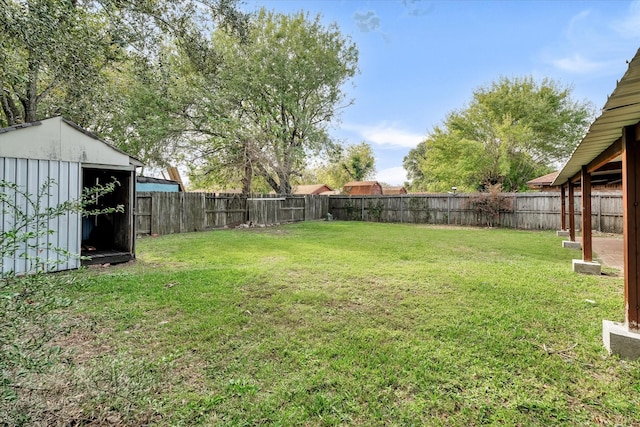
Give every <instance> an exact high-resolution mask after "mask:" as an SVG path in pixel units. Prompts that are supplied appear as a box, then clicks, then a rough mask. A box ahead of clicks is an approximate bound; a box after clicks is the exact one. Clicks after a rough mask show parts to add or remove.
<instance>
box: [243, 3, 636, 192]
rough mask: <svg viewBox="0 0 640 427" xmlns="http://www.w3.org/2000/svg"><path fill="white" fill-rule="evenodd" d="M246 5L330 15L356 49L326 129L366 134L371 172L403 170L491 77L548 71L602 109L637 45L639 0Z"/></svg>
mask: <svg viewBox="0 0 640 427" xmlns="http://www.w3.org/2000/svg"><path fill="white" fill-rule="evenodd" d="M242 7H243V9H245V10H247V11H252V10H257V9H259V8H260V7H265V8H267V9H269V10H274V11H276V12H282V13H293V12H298V11H301V10H304V11H305V12H308V13H309V14H310V15H311V16H315V15H317V14H321V15H322V19H323V21H324V22H326V23H327V24H328V23H332V22H334V23H336V24H338V26H339V27H340V30H341V31H342V33H343V34H345V35H347V36H349V37H350V38H351V39H352V40H353V41H354V42H355V43H356V45H357V47H358V50H359V52H360V61H359V67H360V74H359V75H358V76H356V77H355V78H354V79H353V84H354V86H353V87H352V86H348V87H346V88H345V89H346V91H347V93H348V96H349V97H350V98H351V99H353V100H354V104H353V105H352V106H350V107H348V108H347V109H345V110H344V111H343V112H342V114H341V115H340V122H339V123H336V124H335V126H334V127H333V129H332V131H331V134H332V135H333V136H334V137H335V138H336V139H339V140H342V141H344V142H345V143H348V144H355V143H358V142H361V141H366V142H367V143H369V144H370V145H371V146H372V147H373V149H374V152H375V155H376V169H377V176H376V179H378V180H380V181H383V182H386V183H388V184H392V185H399V184H402V183H403V182H404V180H405V178H406V175H405V171H404V169H403V168H402V159H403V158H404V156H405V155H406V154H407V153H408V151H409V150H410V149H411V148H412V147H415V146H416V145H417V144H418V143H419V142H420V141H422V140H424V139H425V137H426V136H427V135H428V134H429V132H430V131H431V130H432V129H433V127H434V126H435V125H438V124H439V123H441V122H442V120H443V119H444V118H445V116H446V114H447V113H448V112H450V111H453V110H457V109H461V108H464V107H465V105H466V104H467V103H468V102H469V101H470V99H471V95H472V92H473V91H474V89H476V88H478V87H480V86H485V85H489V84H490V83H491V82H492V81H495V80H497V79H498V78H499V77H501V76H505V77H518V76H528V75H532V76H534V77H535V78H539V79H541V78H545V77H549V78H552V79H554V80H556V81H557V82H558V83H560V84H561V85H563V86H571V87H572V88H573V98H574V99H575V100H580V101H581V100H588V101H591V102H592V103H593V104H594V106H595V107H596V108H598V109H600V108H602V106H603V105H604V103H605V101H606V99H607V96H608V95H609V94H610V93H611V92H612V91H613V89H614V88H615V85H616V81H617V80H618V79H620V78H621V77H622V75H623V74H624V72H625V71H626V68H627V66H626V61H628V60H631V59H632V58H633V56H634V55H635V53H636V51H637V50H638V48H640V1H615V0H614V1H551V0H548V1H473V0H467V1H426V0H424V1H421V0H375V1H374V0H371V1H356V0H302V1H300V0H298V1H291V0H271V1H259V0H245V2H244V5H243V6H242Z"/></svg>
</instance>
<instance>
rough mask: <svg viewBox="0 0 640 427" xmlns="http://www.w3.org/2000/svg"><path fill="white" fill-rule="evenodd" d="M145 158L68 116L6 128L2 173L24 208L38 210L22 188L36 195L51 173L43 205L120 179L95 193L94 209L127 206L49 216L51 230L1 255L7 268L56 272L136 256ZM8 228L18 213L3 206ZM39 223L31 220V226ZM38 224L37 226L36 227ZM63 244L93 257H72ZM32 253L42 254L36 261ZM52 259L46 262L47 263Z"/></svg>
mask: <svg viewBox="0 0 640 427" xmlns="http://www.w3.org/2000/svg"><path fill="white" fill-rule="evenodd" d="M140 166H142V163H140V161H138V160H137V159H135V158H133V157H131V156H129V155H128V154H126V153H124V152H122V151H120V150H119V149H117V148H115V147H114V146H112V145H110V144H108V143H107V142H105V141H103V140H101V139H100V138H98V137H97V136H96V135H94V134H93V133H91V132H89V131H87V130H85V129H83V128H81V127H79V126H78V125H76V124H75V123H73V122H71V121H69V120H66V119H64V118H62V117H54V118H50V119H46V120H41V121H37V122H32V123H25V124H20V125H15V126H11V127H8V128H3V129H0V180H3V181H5V182H7V183H9V184H15V185H16V187H17V191H16V190H11V188H10V187H5V188H4V189H3V191H5V194H6V193H7V192H12V191H13V192H12V194H9V197H12V199H11V200H13V201H14V202H15V205H17V207H18V208H19V209H20V210H21V211H23V212H29V211H35V208H36V207H35V206H33V205H31V204H29V203H28V202H27V200H26V198H25V197H22V196H21V195H20V194H19V193H20V192H24V193H26V194H28V195H30V197H29V198H31V199H33V198H35V195H37V194H38V192H39V190H40V189H41V188H42V187H43V186H46V184H47V182H49V180H52V181H53V183H52V185H50V186H49V188H48V189H47V193H48V194H45V195H44V197H42V198H41V199H42V200H40V203H41V206H39V208H40V211H43V210H45V209H47V208H48V207H54V206H58V205H59V204H60V203H63V202H65V201H74V200H78V199H79V198H80V197H81V195H82V191H83V189H84V188H91V187H94V186H95V185H96V184H106V183H109V182H111V181H113V180H114V179H115V180H117V182H118V185H117V186H116V189H115V191H113V192H112V193H110V194H108V195H106V196H103V197H101V198H100V199H99V200H96V205H95V206H93V207H96V208H105V207H115V206H117V205H123V207H124V212H122V213H110V214H103V215H99V216H94V217H85V218H83V217H82V215H80V214H79V213H76V212H67V213H66V214H65V215H63V216H60V217H56V218H53V219H49V220H48V222H47V224H46V227H47V230H48V231H49V233H45V234H44V235H43V234H42V233H40V237H38V238H37V239H35V240H33V239H32V241H29V242H28V243H24V244H23V245H22V247H20V248H19V249H18V250H17V251H15V253H14V254H13V255H11V256H8V255H7V256H5V258H3V259H2V267H1V271H2V273H7V272H15V273H17V274H21V273H29V272H33V271H35V270H37V269H43V268H47V269H50V270H53V271H61V270H68V269H74V268H78V267H80V265H81V263H83V264H90V263H115V262H125V261H128V260H131V259H133V258H135V231H134V216H133V215H134V207H135V182H136V180H135V174H136V167H140ZM2 208H3V209H2V212H0V215H1V217H0V221H1V223H2V227H3V228H2V229H3V231H8V230H12V229H14V228H15V227H16V225H15V223H16V214H15V212H13V213H12V212H11V209H7V208H6V206H4V205H3V207H2ZM32 227H33V225H32ZM33 231H37V230H33ZM60 250H62V251H66V252H68V253H71V254H82V255H83V257H87V259H86V260H83V261H82V262H81V260H80V259H79V258H78V257H67V256H64V255H63V254H61V252H60ZM34 260H38V264H37V265H36V264H35V263H34V262H35V261H34ZM45 264H46V265H47V267H45V266H44V265H45Z"/></svg>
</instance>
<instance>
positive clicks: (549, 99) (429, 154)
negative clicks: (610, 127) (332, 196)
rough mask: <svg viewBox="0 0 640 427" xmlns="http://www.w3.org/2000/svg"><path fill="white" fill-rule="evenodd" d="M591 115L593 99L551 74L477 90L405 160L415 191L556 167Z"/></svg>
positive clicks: (515, 181)
mask: <svg viewBox="0 0 640 427" xmlns="http://www.w3.org/2000/svg"><path fill="white" fill-rule="evenodd" d="M592 117H593V108H592V106H591V105H590V104H589V103H588V102H578V101H575V100H573V99H572V98H571V89H570V88H568V87H562V86H560V85H559V84H558V83H556V82H554V81H553V80H549V79H543V80H541V81H536V80H534V79H533V78H532V77H523V78H514V79H509V78H505V77H503V78H500V79H499V80H498V81H496V82H494V83H492V84H491V85H489V86H487V87H481V88H479V89H478V90H476V91H475V92H474V93H473V98H472V100H471V102H470V103H469V105H468V107H466V108H465V109H462V110H460V111H454V112H452V113H450V114H449V115H448V116H447V117H446V119H445V120H444V122H443V123H442V124H441V125H440V126H437V127H436V128H435V129H434V130H433V132H431V134H430V135H428V137H427V138H426V140H425V141H423V142H421V143H420V144H419V145H418V146H417V147H416V148H414V149H413V150H411V151H410V152H409V154H408V155H407V156H406V157H405V159H404V166H405V169H407V172H408V176H409V178H411V179H413V182H412V184H411V187H412V189H413V190H428V191H446V190H449V189H450V188H451V187H453V186H455V187H458V188H459V189H462V190H477V189H483V188H485V187H487V186H491V185H496V184H500V185H502V188H503V189H504V190H505V191H516V190H525V189H526V182H527V181H528V180H530V179H532V178H535V177H536V176H538V175H541V174H544V173H548V172H550V171H551V170H553V168H556V167H558V166H559V165H560V164H561V163H562V162H563V161H564V160H565V159H566V158H567V157H568V156H569V155H570V153H571V151H572V150H573V148H574V147H575V146H576V144H577V143H578V142H579V141H580V139H581V138H582V136H583V135H584V134H585V132H586V130H587V128H588V126H589V123H590V122H591V120H592Z"/></svg>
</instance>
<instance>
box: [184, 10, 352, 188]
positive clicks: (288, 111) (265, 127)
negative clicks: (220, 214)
mask: <svg viewBox="0 0 640 427" xmlns="http://www.w3.org/2000/svg"><path fill="white" fill-rule="evenodd" d="M213 50H214V51H215V52H217V53H218V54H220V55H221V56H222V64H221V67H220V69H219V73H217V74H216V76H215V81H216V87H215V90H211V91H210V92H209V93H210V94H211V95H212V96H210V97H208V101H209V102H208V105H207V108H206V109H205V111H206V112H207V113H206V114H202V112H201V111H199V110H198V109H194V110H193V115H192V117H193V118H194V119H195V118H198V117H199V118H200V119H201V120H193V121H194V122H197V123H198V126H199V127H200V128H201V129H202V130H203V134H205V135H206V136H207V143H206V144H202V143H200V142H198V146H199V149H200V151H201V153H202V154H203V156H202V161H201V164H200V165H199V167H198V168H197V169H196V170H195V172H196V173H207V172H210V173H218V174H219V172H215V171H219V170H220V168H224V169H225V170H226V173H225V175H226V176H227V177H229V178H235V179H236V180H239V181H240V182H241V183H242V187H243V190H244V191H245V192H248V191H250V189H251V182H252V179H253V177H259V178H260V179H262V180H264V181H265V182H267V183H268V185H269V186H270V187H271V188H272V189H273V190H274V191H276V192H277V193H280V194H290V193H291V190H292V180H293V179H295V177H299V176H301V174H302V172H303V170H304V169H305V167H306V163H307V159H308V157H309V156H310V155H312V154H318V153H319V152H321V151H322V150H323V149H325V148H326V147H330V146H332V143H331V141H330V139H329V137H328V134H327V128H328V126H329V125H330V123H331V122H332V120H334V119H335V118H336V117H337V115H338V112H339V110H340V109H341V108H343V107H346V106H347V105H349V104H350V101H349V100H347V99H346V97H345V93H344V91H343V86H344V84H345V83H347V82H348V80H349V79H350V78H351V77H352V76H354V74H355V73H356V72H357V60H358V53H357V49H356V47H355V45H354V44H353V43H352V42H351V41H350V40H349V39H348V38H347V37H345V36H343V35H342V34H341V33H340V31H339V30H338V28H337V27H336V26H335V25H329V26H324V25H322V24H321V22H320V17H319V16H318V17H316V18H315V19H311V18H309V16H307V15H305V14H303V13H298V14H294V15H290V16H289V15H282V14H276V13H271V12H267V11H265V10H261V11H260V12H259V13H258V14H257V15H256V16H255V17H254V19H253V20H252V22H251V23H250V26H249V30H248V32H247V35H246V37H245V38H240V37H237V36H236V35H233V34H229V33H228V32H224V31H217V32H216V33H215V34H214V37H213ZM202 119H204V120H202Z"/></svg>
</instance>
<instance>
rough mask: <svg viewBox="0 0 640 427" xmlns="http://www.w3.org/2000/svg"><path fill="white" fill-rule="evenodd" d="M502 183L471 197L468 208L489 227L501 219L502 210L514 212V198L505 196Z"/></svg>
mask: <svg viewBox="0 0 640 427" xmlns="http://www.w3.org/2000/svg"><path fill="white" fill-rule="evenodd" d="M501 191H502V186H501V185H500V184H496V185H492V186H489V187H488V191H485V192H481V193H478V194H475V195H472V196H470V197H469V199H468V200H467V201H466V203H465V204H466V208H467V209H470V210H471V211H473V212H474V213H475V214H476V217H477V219H478V221H479V222H483V223H484V224H485V225H486V226H487V227H493V226H495V225H496V224H497V223H498V220H499V219H500V212H513V200H512V198H511V197H508V196H505V195H504V193H502V192H501Z"/></svg>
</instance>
